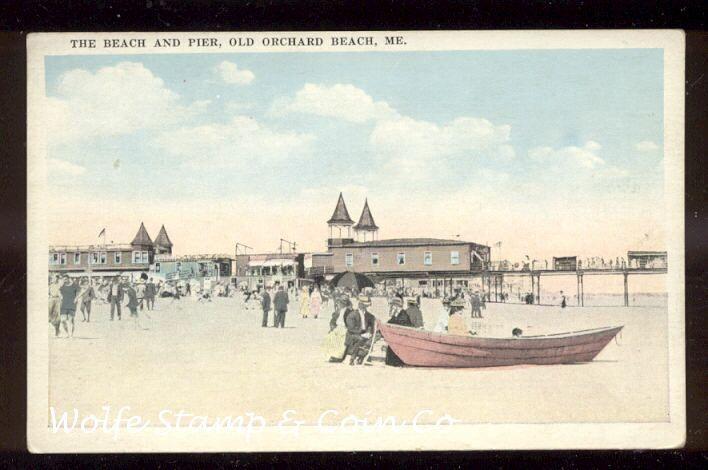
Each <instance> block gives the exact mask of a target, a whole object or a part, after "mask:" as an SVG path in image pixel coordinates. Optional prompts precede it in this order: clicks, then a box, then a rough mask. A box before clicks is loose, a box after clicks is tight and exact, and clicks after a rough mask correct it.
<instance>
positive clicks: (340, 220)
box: [327, 193, 354, 225]
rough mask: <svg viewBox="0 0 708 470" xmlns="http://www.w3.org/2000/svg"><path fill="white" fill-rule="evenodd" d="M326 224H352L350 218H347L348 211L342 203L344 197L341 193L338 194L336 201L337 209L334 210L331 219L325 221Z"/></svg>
mask: <svg viewBox="0 0 708 470" xmlns="http://www.w3.org/2000/svg"><path fill="white" fill-rule="evenodd" d="M327 223H328V224H346V225H351V224H353V223H354V221H353V220H352V218H351V217H349V211H348V210H347V205H346V204H345V203H344V197H343V196H342V193H339V200H338V201H337V207H335V208H334V213H333V214H332V217H330V219H329V220H328V221H327Z"/></svg>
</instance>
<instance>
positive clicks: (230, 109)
mask: <svg viewBox="0 0 708 470" xmlns="http://www.w3.org/2000/svg"><path fill="white" fill-rule="evenodd" d="M251 109H253V104H252V103H241V102H239V101H229V102H227V103H226V104H225V105H224V110H225V111H226V112H227V113H229V114H241V113H243V112H244V111H249V110H251Z"/></svg>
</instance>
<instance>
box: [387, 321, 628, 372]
mask: <svg viewBox="0 0 708 470" xmlns="http://www.w3.org/2000/svg"><path fill="white" fill-rule="evenodd" d="M377 328H378V329H379V331H381V334H382V335H383V337H384V339H385V340H386V343H388V346H389V347H390V348H391V349H392V350H393V352H395V353H396V355H398V357H400V358H401V360H402V361H403V362H404V363H405V364H406V365H409V366H420V367H493V366H511V365H518V364H569V363H573V362H590V361H592V360H593V359H594V358H595V356H597V355H598V354H599V353H600V351H602V349H603V348H604V347H605V346H607V343H609V342H610V341H612V338H614V337H615V336H616V335H617V333H619V332H620V330H621V329H622V327H621V326H617V327H606V328H595V329H591V330H582V331H572V332H568V333H558V334H551V335H539V336H521V337H518V338H480V337H476V336H457V335H450V334H447V333H435V332H432V331H425V330H420V329H415V328H410V327H407V326H399V325H389V324H387V323H384V322H382V321H379V320H377Z"/></svg>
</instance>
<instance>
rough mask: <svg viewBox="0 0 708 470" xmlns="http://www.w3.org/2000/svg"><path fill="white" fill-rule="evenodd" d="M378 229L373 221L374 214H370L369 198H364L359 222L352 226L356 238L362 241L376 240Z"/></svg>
mask: <svg viewBox="0 0 708 470" xmlns="http://www.w3.org/2000/svg"><path fill="white" fill-rule="evenodd" d="M378 231H379V227H378V225H376V222H374V216H372V215H371V209H369V200H368V199H366V200H364V209H363V210H362V211H361V217H359V222H357V224H356V225H355V226H354V233H355V235H356V239H357V241H363V242H365V241H371V240H376V238H377V235H378Z"/></svg>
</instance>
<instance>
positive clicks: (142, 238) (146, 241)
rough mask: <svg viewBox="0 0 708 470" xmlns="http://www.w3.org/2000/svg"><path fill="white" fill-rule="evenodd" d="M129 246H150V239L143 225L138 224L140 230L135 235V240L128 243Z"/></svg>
mask: <svg viewBox="0 0 708 470" xmlns="http://www.w3.org/2000/svg"><path fill="white" fill-rule="evenodd" d="M130 244H131V245H152V239H151V238H150V235H148V232H147V230H145V224H144V223H142V222H140V228H139V229H138V233H136V234H135V238H133V241H132V242H130Z"/></svg>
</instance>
